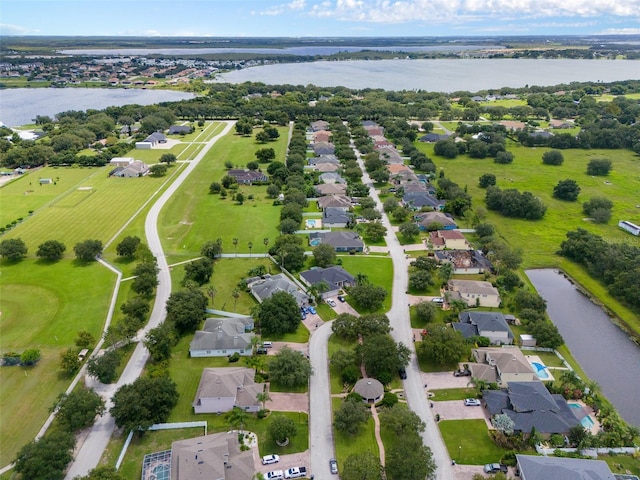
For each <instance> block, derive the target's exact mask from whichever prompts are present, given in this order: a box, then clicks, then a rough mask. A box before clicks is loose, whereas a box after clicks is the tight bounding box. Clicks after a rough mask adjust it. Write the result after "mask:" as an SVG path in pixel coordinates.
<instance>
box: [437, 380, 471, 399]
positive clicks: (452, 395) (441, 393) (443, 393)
mask: <svg viewBox="0 0 640 480" xmlns="http://www.w3.org/2000/svg"><path fill="white" fill-rule="evenodd" d="M469 380H471V377H469ZM475 396H476V389H475V388H443V389H441V390H433V397H429V400H433V401H434V402H446V401H449V400H464V399H465V398H475Z"/></svg>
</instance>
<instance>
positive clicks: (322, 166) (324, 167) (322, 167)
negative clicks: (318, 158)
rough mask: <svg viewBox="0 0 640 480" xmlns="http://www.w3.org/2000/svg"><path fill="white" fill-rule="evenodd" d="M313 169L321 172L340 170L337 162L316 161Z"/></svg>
mask: <svg viewBox="0 0 640 480" xmlns="http://www.w3.org/2000/svg"><path fill="white" fill-rule="evenodd" d="M312 168H313V170H316V171H318V172H321V173H326V172H337V171H338V170H340V168H341V166H340V165H339V164H337V163H318V164H317V165H316V166H315V167H312Z"/></svg>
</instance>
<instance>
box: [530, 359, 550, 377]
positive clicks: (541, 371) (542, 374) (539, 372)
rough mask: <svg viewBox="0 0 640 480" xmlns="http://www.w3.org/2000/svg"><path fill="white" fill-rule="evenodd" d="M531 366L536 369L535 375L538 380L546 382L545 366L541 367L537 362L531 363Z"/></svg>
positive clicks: (547, 375)
mask: <svg viewBox="0 0 640 480" xmlns="http://www.w3.org/2000/svg"><path fill="white" fill-rule="evenodd" d="M531 365H533V366H534V367H536V375H537V376H538V378H539V379H541V380H546V379H547V378H549V374H548V373H547V366H546V365H542V364H541V363H538V362H531Z"/></svg>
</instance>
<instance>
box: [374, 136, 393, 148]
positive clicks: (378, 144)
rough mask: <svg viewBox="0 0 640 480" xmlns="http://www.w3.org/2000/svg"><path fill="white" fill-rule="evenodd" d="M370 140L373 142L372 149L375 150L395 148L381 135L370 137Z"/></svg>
mask: <svg viewBox="0 0 640 480" xmlns="http://www.w3.org/2000/svg"><path fill="white" fill-rule="evenodd" d="M371 138H372V140H373V148H374V149H376V150H377V149H379V148H385V147H393V148H395V145H394V144H393V142H390V141H389V140H387V139H386V138H385V137H383V136H381V135H371Z"/></svg>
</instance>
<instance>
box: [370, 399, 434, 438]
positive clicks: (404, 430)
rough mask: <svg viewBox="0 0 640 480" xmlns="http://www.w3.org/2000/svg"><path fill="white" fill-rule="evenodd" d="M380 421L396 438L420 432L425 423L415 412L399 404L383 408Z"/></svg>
mask: <svg viewBox="0 0 640 480" xmlns="http://www.w3.org/2000/svg"><path fill="white" fill-rule="evenodd" d="M380 423H381V425H382V427H383V428H386V429H389V430H391V431H392V432H393V434H394V435H395V436H396V437H398V438H404V437H405V436H409V435H416V434H420V433H422V432H424V429H425V428H426V424H425V423H424V422H423V421H422V419H421V418H420V417H419V416H418V415H417V414H416V413H415V412H413V411H411V410H409V409H408V408H404V407H403V406H399V405H394V406H393V407H391V408H388V409H385V410H384V411H383V412H382V414H381V415H380Z"/></svg>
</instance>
